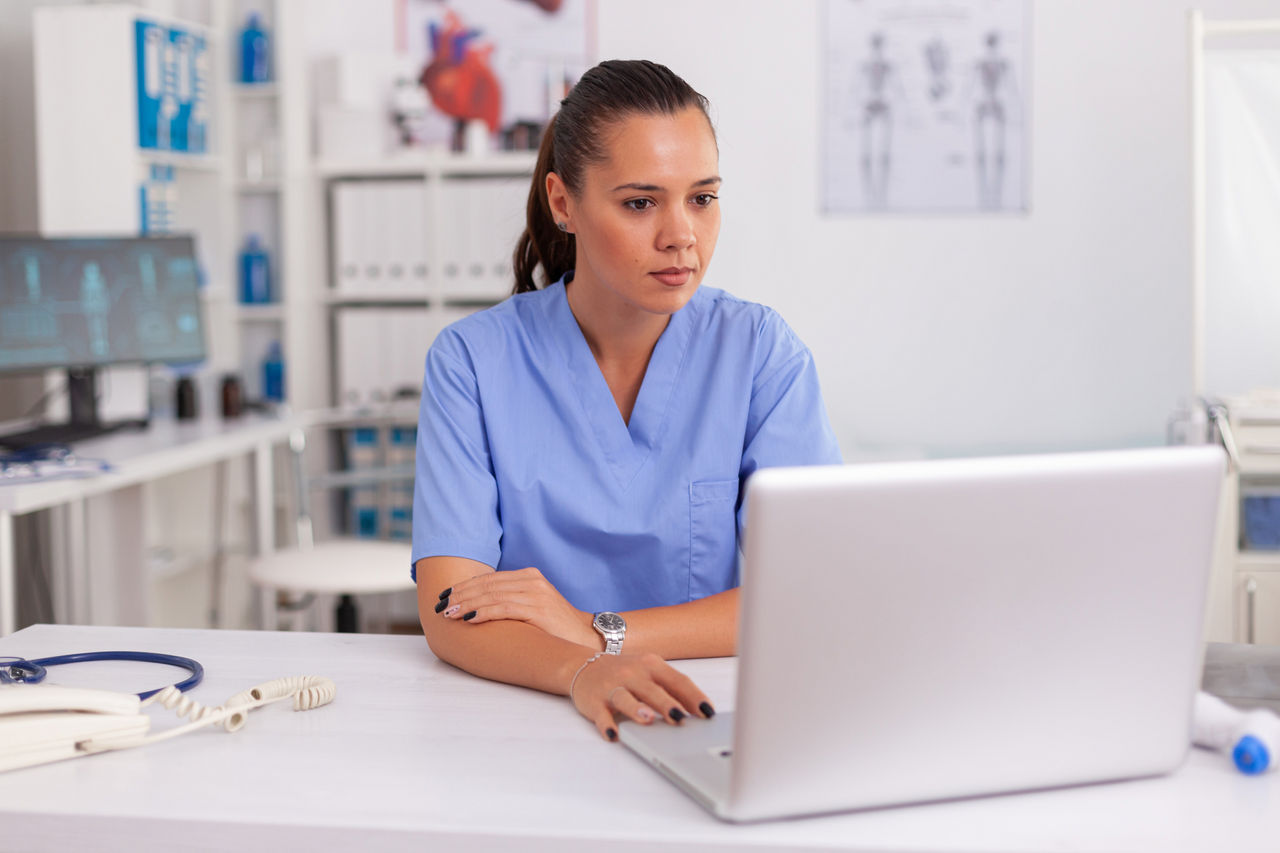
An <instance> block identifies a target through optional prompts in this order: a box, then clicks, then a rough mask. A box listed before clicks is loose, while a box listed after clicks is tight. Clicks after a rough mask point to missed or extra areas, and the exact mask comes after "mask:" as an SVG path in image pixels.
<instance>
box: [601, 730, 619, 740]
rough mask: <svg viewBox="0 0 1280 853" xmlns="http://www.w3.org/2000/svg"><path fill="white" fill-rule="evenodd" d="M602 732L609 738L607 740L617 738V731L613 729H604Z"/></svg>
mask: <svg viewBox="0 0 1280 853" xmlns="http://www.w3.org/2000/svg"><path fill="white" fill-rule="evenodd" d="M604 733H605V736H606V737H608V738H609V740H617V739H618V733H617V732H615V731H614V730H613V729H605V730H604Z"/></svg>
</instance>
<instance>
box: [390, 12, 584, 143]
mask: <svg viewBox="0 0 1280 853" xmlns="http://www.w3.org/2000/svg"><path fill="white" fill-rule="evenodd" d="M592 2H593V0H400V4H399V10H398V15H399V16H400V21H399V26H400V30H401V32H400V36H399V38H400V41H401V45H402V47H403V49H404V50H405V51H406V52H407V53H408V54H409V55H410V56H412V57H414V58H415V59H416V60H417V61H418V68H419V76H418V79H417V81H416V82H417V83H418V84H420V86H421V87H422V89H424V90H425V91H426V93H427V95H428V96H429V100H430V107H429V109H430V112H431V113H433V114H435V115H437V116H439V115H443V116H444V117H446V118H447V119H448V121H450V122H452V123H453V128H452V129H453V131H454V133H455V134H460V133H461V132H462V130H463V125H465V124H467V123H468V122H483V124H484V125H485V126H486V127H487V129H488V132H489V133H491V134H495V135H498V134H500V135H501V136H502V137H503V139H502V145H501V147H503V148H515V149H526V148H533V149H536V148H537V145H538V141H539V139H540V138H541V135H542V128H543V127H544V126H545V125H546V123H547V121H548V120H549V119H550V118H551V115H552V113H553V112H554V111H555V110H556V109H557V108H558V107H559V103H560V99H561V98H563V97H564V95H565V94H566V93H567V92H568V90H569V89H570V88H571V87H572V86H573V84H574V83H576V82H577V80H578V78H579V77H581V76H582V74H583V73H584V72H585V71H586V70H587V68H588V67H590V65H591V62H590V56H591V54H592V53H593V52H594V44H593V42H594V8H593V6H592V5H591V3H592ZM436 124H437V125H438V122H437V123H436ZM425 127H426V130H424V131H421V132H417V131H415V132H414V133H411V134H409V135H411V136H423V137H426V138H423V139H414V140H412V141H415V142H427V143H430V142H433V141H438V140H435V139H432V138H430V137H431V136H433V135H435V134H434V133H433V130H432V123H431V122H427V123H425ZM437 133H438V131H437ZM456 141H457V140H455V143H456ZM455 147H456V145H455Z"/></svg>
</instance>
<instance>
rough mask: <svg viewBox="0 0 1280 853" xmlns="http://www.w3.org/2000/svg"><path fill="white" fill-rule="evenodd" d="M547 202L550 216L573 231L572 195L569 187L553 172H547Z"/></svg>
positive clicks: (570, 231) (569, 230)
mask: <svg viewBox="0 0 1280 853" xmlns="http://www.w3.org/2000/svg"><path fill="white" fill-rule="evenodd" d="M547 204H548V205H549V206H550V208H551V218H552V220H554V221H555V222H557V223H560V222H563V223H564V224H565V228H566V230H568V232H569V233H570V234H572V233H573V197H572V196H570V195H569V188H568V187H566V186H565V184H564V181H562V180H560V176H559V175H557V174H556V173H555V172H547Z"/></svg>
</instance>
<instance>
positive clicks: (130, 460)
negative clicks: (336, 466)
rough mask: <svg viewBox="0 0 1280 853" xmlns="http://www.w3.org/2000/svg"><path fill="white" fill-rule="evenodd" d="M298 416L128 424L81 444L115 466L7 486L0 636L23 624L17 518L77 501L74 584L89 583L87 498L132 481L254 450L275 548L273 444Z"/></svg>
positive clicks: (260, 518)
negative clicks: (18, 621)
mask: <svg viewBox="0 0 1280 853" xmlns="http://www.w3.org/2000/svg"><path fill="white" fill-rule="evenodd" d="M292 426H293V423H292V422H291V421H289V420H285V419H279V418H268V417H262V416H251V417H245V418H241V419H237V420H233V421H226V420H218V419H215V418H206V419H203V420H199V421H182V422H179V421H173V420H159V421H155V422H153V423H152V425H151V426H150V428H148V429H146V430H143V431H122V432H116V433H112V434H110V435H106V436H103V437H101V438H96V439H92V440H90V441H85V442H81V443H78V444H76V446H75V451H76V453H77V454H78V455H80V456H83V457H85V458H91V459H102V460H105V461H107V462H109V463H110V464H111V466H112V470H110V471H107V472H104V473H102V474H98V475H94V476H91V477H79V478H74V479H56V480H50V481H48V482H41V481H27V482H22V483H8V484H3V485H0V636H5V635H8V634H11V633H13V630H14V628H15V627H16V618H17V617H16V612H15V611H16V601H15V599H16V595H15V586H16V577H15V571H16V568H15V565H14V541H13V517H14V516H17V515H22V514H24V513H29V512H35V511H37V510H42V509H49V508H50V507H55V506H68V507H70V508H72V510H73V514H72V527H73V533H72V537H71V538H72V540H73V541H72V543H71V544H72V548H71V561H70V562H71V564H72V565H71V567H70V575H71V576H70V580H69V582H70V583H71V584H73V585H74V584H79V585H81V586H83V585H84V583H85V578H86V574H87V569H86V560H87V558H86V555H85V554H84V553H83V548H84V546H83V536H82V535H81V534H82V530H81V529H80V528H82V527H83V507H84V501H85V499H87V498H89V497H92V496H95V495H100V494H103V493H106V492H112V491H115V490H118V489H123V488H126V487H129V486H135V485H138V484H140V483H144V482H147V481H151V480H155V479H158V478H160V477H165V476H168V475H170V474H175V473H178V472H180V471H186V470H190V469H193V468H198V467H202V466H204V465H209V464H212V463H217V462H222V461H225V460H228V459H231V458H234V457H237V456H245V455H251V457H252V464H253V470H254V477H253V482H254V508H255V513H254V518H255V532H256V535H257V541H258V547H259V548H260V549H262V550H268V551H269V550H271V549H272V548H273V547H274V538H275V529H274V526H273V521H272V515H271V513H272V488H273V486H272V471H271V453H270V451H271V447H272V445H273V444H276V443H279V442H281V441H284V440H285V439H287V437H288V434H289V430H290V429H291V428H292Z"/></svg>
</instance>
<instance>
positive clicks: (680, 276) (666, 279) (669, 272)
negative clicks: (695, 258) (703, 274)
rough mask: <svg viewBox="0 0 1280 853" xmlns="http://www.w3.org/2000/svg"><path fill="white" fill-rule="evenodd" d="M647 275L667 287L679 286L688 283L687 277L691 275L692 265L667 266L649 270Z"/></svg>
mask: <svg viewBox="0 0 1280 853" xmlns="http://www.w3.org/2000/svg"><path fill="white" fill-rule="evenodd" d="M649 275H651V276H653V277H654V278H656V279H657V280H658V281H660V282H662V283H663V284H665V285H667V286H668V287H680V286H681V285H683V284H686V283H688V281H689V278H690V277H691V276H692V275H693V268H692V267H667V268H666V269H664V270H657V271H656V272H651V273H649Z"/></svg>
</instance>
